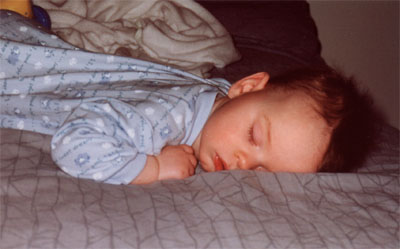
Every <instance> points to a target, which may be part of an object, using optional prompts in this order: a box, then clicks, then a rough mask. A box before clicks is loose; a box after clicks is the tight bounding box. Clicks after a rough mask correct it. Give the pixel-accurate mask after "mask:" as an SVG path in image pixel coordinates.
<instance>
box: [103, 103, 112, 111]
mask: <svg viewBox="0 0 400 249" xmlns="http://www.w3.org/2000/svg"><path fill="white" fill-rule="evenodd" d="M103 110H104V111H105V112H107V113H109V112H111V106H110V105H109V104H105V105H104V106H103Z"/></svg>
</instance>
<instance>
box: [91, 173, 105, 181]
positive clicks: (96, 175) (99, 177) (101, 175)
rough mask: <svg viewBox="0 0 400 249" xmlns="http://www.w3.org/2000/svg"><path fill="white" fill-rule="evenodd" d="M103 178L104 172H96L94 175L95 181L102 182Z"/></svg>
mask: <svg viewBox="0 0 400 249" xmlns="http://www.w3.org/2000/svg"><path fill="white" fill-rule="evenodd" d="M102 178H103V173H102V172H96V173H94V174H93V179H94V180H97V181H98V180H101V179H102Z"/></svg>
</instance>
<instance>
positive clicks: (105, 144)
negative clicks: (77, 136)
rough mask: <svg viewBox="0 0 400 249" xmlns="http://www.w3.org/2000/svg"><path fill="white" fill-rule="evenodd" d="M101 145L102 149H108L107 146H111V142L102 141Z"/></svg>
mask: <svg viewBox="0 0 400 249" xmlns="http://www.w3.org/2000/svg"><path fill="white" fill-rule="evenodd" d="M101 147H102V148H103V149H109V148H111V147H112V144H111V143H108V142H105V143H102V144H101Z"/></svg>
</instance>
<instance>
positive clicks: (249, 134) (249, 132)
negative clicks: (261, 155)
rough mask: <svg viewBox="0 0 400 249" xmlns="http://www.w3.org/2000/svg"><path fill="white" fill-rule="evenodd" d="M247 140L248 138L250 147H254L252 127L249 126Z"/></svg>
mask: <svg viewBox="0 0 400 249" xmlns="http://www.w3.org/2000/svg"><path fill="white" fill-rule="evenodd" d="M248 138H249V142H250V143H251V144H252V145H256V143H255V141H254V126H253V125H252V126H250V128H249V130H248Z"/></svg>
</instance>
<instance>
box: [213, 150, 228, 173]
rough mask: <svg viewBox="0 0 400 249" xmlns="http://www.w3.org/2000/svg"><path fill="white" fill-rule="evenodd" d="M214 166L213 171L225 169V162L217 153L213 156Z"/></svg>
mask: <svg viewBox="0 0 400 249" xmlns="http://www.w3.org/2000/svg"><path fill="white" fill-rule="evenodd" d="M214 167H215V171H221V170H226V163H225V162H224V160H222V158H220V157H219V156H218V154H216V155H215V156H214Z"/></svg>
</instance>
